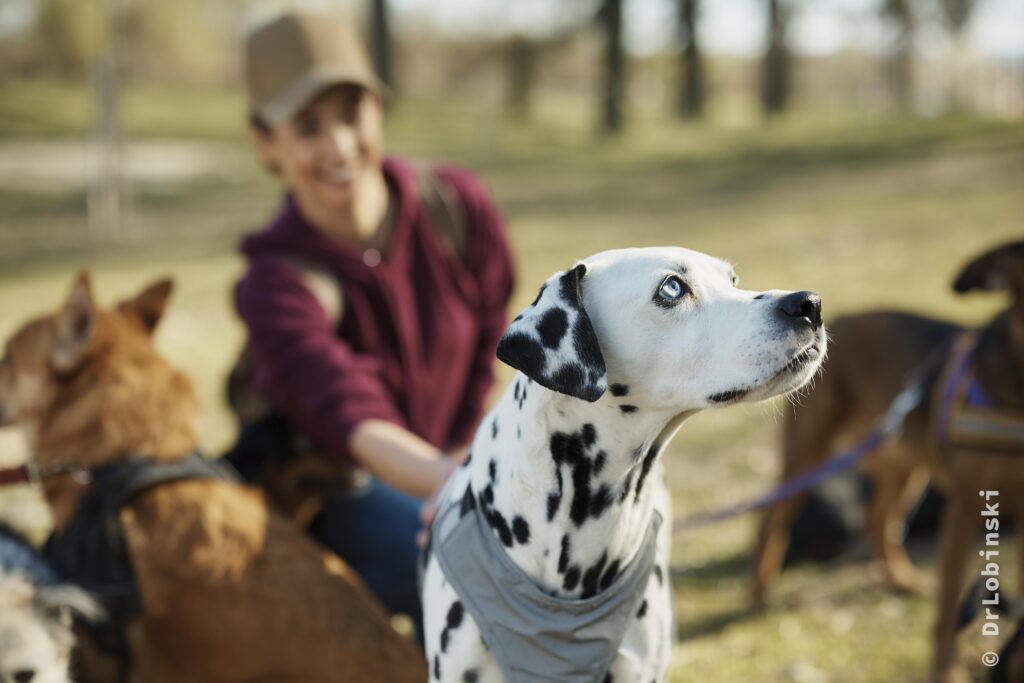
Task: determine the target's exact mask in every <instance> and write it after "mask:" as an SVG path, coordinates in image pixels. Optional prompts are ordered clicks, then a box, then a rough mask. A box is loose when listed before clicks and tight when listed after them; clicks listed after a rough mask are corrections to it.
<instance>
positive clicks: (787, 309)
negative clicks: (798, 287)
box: [779, 292, 821, 330]
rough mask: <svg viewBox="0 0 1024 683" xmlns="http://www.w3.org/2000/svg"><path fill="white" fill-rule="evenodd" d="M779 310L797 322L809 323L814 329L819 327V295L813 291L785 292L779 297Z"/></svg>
mask: <svg viewBox="0 0 1024 683" xmlns="http://www.w3.org/2000/svg"><path fill="white" fill-rule="evenodd" d="M779 311H781V312H782V314H783V315H784V316H786V317H787V318H789V319H791V320H792V321H793V322H795V323H797V324H810V326H811V328H813V329H815V330H816V329H818V328H819V327H821V297H820V296H818V295H817V294H815V293H814V292H793V293H792V294H787V295H786V296H784V297H782V298H781V299H779ZM805 321H806V323H805Z"/></svg>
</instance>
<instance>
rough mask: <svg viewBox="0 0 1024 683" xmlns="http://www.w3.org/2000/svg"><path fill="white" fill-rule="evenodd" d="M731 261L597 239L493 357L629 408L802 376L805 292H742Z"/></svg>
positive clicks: (810, 299)
mask: <svg viewBox="0 0 1024 683" xmlns="http://www.w3.org/2000/svg"><path fill="white" fill-rule="evenodd" d="M737 282H738V280H737V278H736V274H735V272H734V270H733V268H732V266H731V265H730V264H728V263H726V262H725V261H722V260H719V259H717V258H713V257H711V256H707V255H706V254H702V253H699V252H696V251H691V250H689V249H682V248H678V247H656V248H644V249H622V250H615V251H606V252H602V253H600V254H596V255H594V256H591V257H590V258H587V259H585V260H584V261H582V262H581V263H579V264H577V265H576V266H575V267H574V268H571V269H570V270H567V271H565V272H563V273H559V274H556V275H554V276H553V277H551V278H550V279H549V280H548V281H547V282H545V283H544V286H543V287H542V288H541V290H540V293H539V294H538V295H537V298H536V299H535V300H534V302H533V303H532V304H530V306H529V307H527V309H526V310H525V311H523V313H522V314H521V315H519V316H518V317H517V318H516V319H515V320H514V321H513V322H512V324H511V326H510V327H509V329H508V331H507V332H506V333H505V335H504V337H502V339H501V342H500V343H499V345H498V357H499V358H500V359H501V360H502V361H504V362H505V363H508V364H509V365H511V366H512V367H514V368H516V369H518V370H520V371H522V372H523V373H524V374H525V375H527V376H528V377H530V378H531V379H533V380H534V381H536V382H538V383H539V384H541V385H542V386H545V387H547V388H548V389H551V390H553V391H557V392H560V393H562V394H567V395H570V396H574V397H576V398H580V399H583V400H585V401H591V402H593V401H597V400H598V399H599V398H600V397H601V396H602V395H603V394H604V393H605V392H606V391H607V390H608V388H609V387H610V388H611V391H612V393H613V394H615V395H622V394H626V393H628V395H629V402H630V404H633V405H635V406H637V408H638V409H644V408H650V409H659V410H661V409H664V410H669V411H678V412H682V411H690V410H699V409H703V408H711V407H718V406H722V405H726V404H730V403H736V402H739V401H758V400H762V399H765V398H769V397H771V396H775V395H778V394H783V393H786V392H789V391H792V390H794V389H797V388H798V387H800V386H802V385H803V384H804V383H805V382H807V381H808V380H809V379H810V378H811V377H813V376H814V373H815V372H817V370H818V368H819V366H820V365H821V361H822V359H823V358H824V356H825V343H826V341H825V337H826V335H825V328H824V326H823V325H822V322H821V302H820V299H819V298H818V296H817V295H816V294H813V293H811V292H784V291H779V290H772V291H766V292H752V291H747V290H744V289H740V288H739V287H737Z"/></svg>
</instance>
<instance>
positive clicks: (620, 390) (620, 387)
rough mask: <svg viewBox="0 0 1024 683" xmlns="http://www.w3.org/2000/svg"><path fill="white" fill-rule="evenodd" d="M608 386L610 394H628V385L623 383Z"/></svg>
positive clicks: (620, 395)
mask: <svg viewBox="0 0 1024 683" xmlns="http://www.w3.org/2000/svg"><path fill="white" fill-rule="evenodd" d="M608 388H609V389H611V392H612V396H619V397H622V396H626V395H627V394H629V387H628V386H626V385H625V384H613V385H611V386H610V387H608Z"/></svg>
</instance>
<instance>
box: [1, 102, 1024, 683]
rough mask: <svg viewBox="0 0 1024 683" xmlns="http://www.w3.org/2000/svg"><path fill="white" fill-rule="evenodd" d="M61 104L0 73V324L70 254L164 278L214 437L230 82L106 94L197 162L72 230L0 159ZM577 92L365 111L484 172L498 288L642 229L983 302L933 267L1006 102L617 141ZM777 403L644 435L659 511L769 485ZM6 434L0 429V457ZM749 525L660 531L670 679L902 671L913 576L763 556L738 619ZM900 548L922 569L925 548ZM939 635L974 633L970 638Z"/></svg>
mask: <svg viewBox="0 0 1024 683" xmlns="http://www.w3.org/2000/svg"><path fill="white" fill-rule="evenodd" d="M87 103H88V98H87V97H86V96H85V93H84V92H82V91H81V89H80V88H79V89H76V88H75V87H73V86H67V85H54V84H33V85H26V84H23V83H13V84H12V83H7V84H5V85H2V86H0V122H2V123H0V337H2V336H4V335H6V334H8V333H9V332H10V331H11V330H12V329H14V327H15V326H16V325H17V324H18V323H19V322H20V321H21V320H23V319H24V318H25V317H26V316H28V315H30V314H33V313H36V312H38V311H41V310H47V309H50V308H53V307H54V306H55V305H56V303H57V301H58V300H59V298H60V297H61V296H62V295H63V293H64V291H65V290H66V288H67V287H68V285H69V282H70V280H71V275H72V273H73V272H74V270H75V269H77V268H78V267H80V266H89V267H91V268H93V269H94V270H95V271H96V280H97V287H98V291H99V293H100V296H101V298H102V299H103V300H105V301H108V302H109V301H113V300H115V299H116V298H117V297H119V296H126V295H128V294H130V293H132V292H133V291H134V290H136V289H138V288H139V287H141V286H142V285H143V284H144V283H145V282H146V281H147V280H149V279H151V278H155V277H158V276H160V275H163V274H165V273H170V274H173V275H174V276H175V277H176V278H177V281H178V292H177V294H176V301H175V303H174V306H173V307H172V309H171V311H170V314H169V316H168V319H167V320H166V321H165V322H164V324H163V326H162V329H161V332H160V335H159V343H160V346H161V348H162V349H163V350H164V351H165V352H166V353H167V354H168V355H169V356H170V357H171V358H172V359H173V360H174V362H175V363H177V364H178V365H179V366H181V367H184V368H187V369H188V370H189V372H190V373H191V374H192V376H193V378H194V379H195V381H196V384H197V386H198V387H199V390H200V393H201V394H202V397H203V399H204V402H205V410H204V412H203V417H202V420H201V423H200V432H201V434H202V437H203V441H204V443H205V444H206V445H207V447H208V448H209V449H210V450H211V451H213V452H216V451H218V450H220V449H221V448H223V447H224V446H225V445H226V444H227V443H228V442H229V441H230V439H231V436H232V434H231V422H230V420H229V418H228V415H227V412H226V409H225V407H224V405H223V402H222V399H221V395H222V394H221V391H222V385H223V379H224V374H225V372H226V371H227V369H228V367H229V364H230V362H231V360H232V359H233V358H234V356H235V354H236V352H237V349H238V346H239V344H240V343H241V340H242V331H241V328H240V326H239V324H238V321H237V320H236V318H235V316H234V314H233V313H232V310H231V306H230V298H229V290H230V286H231V283H232V282H233V281H234V280H235V278H236V277H237V276H238V274H239V272H240V270H241V268H242V263H241V261H240V260H239V259H238V258H237V257H236V256H235V255H234V253H233V244H234V243H235V241H236V240H237V239H238V238H239V237H240V236H241V235H242V234H244V233H245V232H246V231H248V230H251V229H253V228H255V227H257V226H259V225H260V223H261V222H262V221H263V220H265V219H266V217H267V216H268V215H269V212H270V211H271V210H272V209H273V207H274V205H275V204H276V203H277V201H278V189H277V188H276V186H275V183H274V181H273V180H272V179H271V178H269V177H267V176H266V174H265V173H263V172H262V171H261V170H260V169H258V168H257V166H256V164H255V163H254V162H253V160H252V157H251V154H250V152H249V150H248V149H247V148H246V146H245V145H246V143H245V137H244V131H243V130H242V129H241V126H240V121H241V120H242V117H241V112H242V109H243V108H242V105H241V101H240V99H238V97H237V96H236V95H232V94H231V93H230V92H195V91H168V90H158V89H149V90H142V91H134V92H132V93H130V94H129V95H128V96H126V100H125V113H124V117H125V121H126V124H127V125H128V128H129V130H130V131H131V139H132V140H134V141H137V142H138V141H142V142H152V141H159V140H164V141H167V140H169V141H171V142H172V143H173V142H174V141H175V140H179V141H188V142H189V143H190V144H193V145H199V146H200V148H202V149H206V150H209V151H210V152H211V153H212V154H214V156H215V158H216V160H217V163H216V166H215V168H214V169H213V170H212V171H208V172H204V174H202V175H200V176H198V177H191V178H188V179H185V180H180V181H173V182H172V181H166V182H163V181H158V180H157V181H147V182H139V183H135V184H133V185H132V187H131V191H132V194H133V197H134V198H135V207H134V209H133V212H132V215H131V221H130V222H131V225H132V230H131V231H129V232H127V233H125V234H122V235H119V236H115V238H113V239H112V238H110V237H109V236H108V237H105V238H103V239H94V238H90V237H89V236H88V235H87V234H86V233H85V222H84V218H83V211H84V207H85V206H86V189H85V188H84V187H82V186H81V185H80V184H79V185H75V184H74V183H66V182H60V183H58V182H48V181H46V180H45V179H42V180H40V179H36V180H32V179H31V178H25V177H21V175H20V174H19V175H17V177H15V176H12V175H8V176H4V175H3V174H2V169H3V161H4V158H5V155H7V158H8V159H9V158H10V156H11V155H19V154H23V153H24V150H25V149H32V147H31V146H32V145H43V146H44V147H46V146H49V147H47V148H51V147H52V148H54V149H63V148H62V147H60V146H61V145H71V144H74V143H75V141H76V140H77V139H79V136H81V134H82V133H83V131H86V130H88V128H89V124H88V114H87V110H86V105H87ZM589 104H590V103H587V102H579V101H575V100H572V99H567V98H558V99H556V98H555V97H553V96H549V97H546V98H545V99H543V100H542V101H541V102H540V105H539V107H538V121H537V122H536V123H535V124H534V125H531V126H526V125H522V124H513V123H508V122H505V121H504V120H503V119H502V118H501V117H500V116H498V115H497V112H495V111H494V110H493V105H490V104H488V103H487V102H478V101H469V100H467V101H457V102H446V103H438V102H422V103H421V102H417V103H408V102H406V103H401V104H400V106H398V107H397V108H396V109H395V110H393V111H392V112H390V116H389V123H388V128H387V136H388V143H389V144H388V146H389V148H390V149H391V150H394V151H401V152H404V153H407V154H410V155H412V156H416V157H420V158H436V159H448V160H454V161H457V162H459V163H463V164H467V165H469V166H471V167H472V168H474V169H476V170H477V171H478V172H479V173H480V174H481V175H482V177H483V178H484V179H485V180H486V181H487V182H488V183H489V185H490V186H491V188H492V189H493V191H494V194H495V196H496V197H497V198H498V200H499V202H500V204H501V205H502V207H503V208H504V210H505V212H506V215H507V218H508V228H509V235H510V237H511V240H512V243H513V246H514V249H515V252H516V255H517V257H518V264H519V286H518V289H517V291H516V294H515V301H514V304H513V309H517V308H519V307H520V306H522V305H525V303H527V302H528V301H529V300H531V299H532V298H533V296H534V293H535V291H536V287H537V286H538V285H539V283H540V282H541V281H542V280H543V279H544V278H545V277H546V276H547V275H549V274H550V273H551V272H554V271H555V270H557V269H561V268H564V267H566V266H567V265H569V264H571V263H572V261H573V259H575V258H577V257H581V256H585V255H587V254H590V253H593V252H595V251H599V250H602V249H608V248H614V247H622V246H636V245H653V244H666V243H668V244H680V245H684V246H689V247H692V248H695V249H699V250H702V251H707V252H710V253H713V254H715V255H718V256H722V257H725V258H727V259H730V260H732V261H734V262H735V263H736V264H737V267H738V270H739V272H740V276H741V279H742V283H741V284H742V285H743V286H744V287H746V288H750V289H768V288H786V289H813V290H816V291H818V292H819V293H820V294H821V296H822V299H823V301H824V306H825V311H826V314H827V315H828V316H835V315H838V314H841V313H847V312H851V311H856V310H863V309H866V308H874V307H898V308H908V309H913V310H918V311H923V312H926V313H930V314H935V315H942V316H946V317H949V318H954V319H956V320H960V321H964V322H977V321H982V320H984V319H985V318H986V317H987V316H989V315H991V314H992V313H993V312H994V311H995V310H996V309H997V308H999V307H1000V306H1002V305H1004V302H1003V301H1001V300H1000V298H999V297H997V296H991V297H985V296H973V297H968V298H958V297H955V296H954V295H953V294H952V293H951V292H950V290H949V283H950V281H951V279H952V276H953V274H954V273H955V271H956V269H957V268H958V267H959V266H960V265H961V264H962V263H964V262H965V260H966V259H967V258H969V257H970V256H971V255H972V254H974V253H976V252H977V251H979V250H981V249H984V248H986V247H988V246H990V245H993V244H995V243H998V242H1000V241H1002V240H1006V239H1010V238H1019V237H1020V236H1021V234H1022V228H1024V224H1022V217H1024V192H1022V191H1021V188H1022V187H1024V124H1021V123H1012V124H1011V123H1000V122H991V121H989V122H986V121H972V120H955V119H946V120H929V121H922V120H890V119H878V118H858V117H854V116H851V117H849V118H847V119H843V120H837V119H834V118H833V119H829V120H821V119H816V118H815V117H813V116H805V115H800V114H797V115H795V116H793V117H791V118H789V119H785V120H782V121H779V122H776V123H772V124H771V125H767V126H763V127H761V126H754V127H752V126H734V125H725V124H709V125H707V126H692V125H682V124H678V123H675V122H671V121H667V120H665V119H663V118H661V117H659V116H658V115H657V114H656V112H649V111H645V112H641V113H639V114H638V115H637V116H636V118H635V119H634V121H633V123H634V125H633V126H632V127H631V129H630V130H629V131H628V132H627V134H625V135H624V136H622V138H621V139H618V140H600V139H598V138H597V137H596V136H595V135H594V132H593V129H592V125H591V124H592V120H591V118H590V111H589ZM26 145H29V147H26ZM54 146H56V147H54ZM499 372H500V375H501V377H502V379H503V380H507V379H508V377H509V372H508V371H507V369H504V368H502V369H500V370H499ZM777 414H778V408H777V406H767V407H747V408H735V409H730V410H727V411H722V412H717V413H712V414H706V415H702V416H699V417H697V418H695V419H694V420H692V421H691V422H690V423H688V424H687V425H686V426H685V427H684V428H683V430H682V431H681V432H680V434H679V436H678V437H677V438H676V440H675V442H674V443H673V444H672V446H671V447H670V449H669V452H668V453H667V455H666V458H667V461H668V476H669V481H670V482H671V484H672V487H673V491H674V493H675V498H676V504H677V512H696V511H700V510H705V509H709V508H713V507H715V506H717V505H721V504H725V503H728V502H735V501H736V500H738V499H740V498H744V497H746V496H750V495H755V494H757V493H759V492H761V491H763V490H764V489H766V488H767V487H768V486H770V485H771V483H772V481H773V476H774V473H775V472H776V471H777V467H778V463H777V456H776V453H775V442H776V439H777ZM17 450H18V446H17V443H16V442H15V441H14V440H13V437H11V436H10V435H9V434H8V435H2V436H0V453H6V454H12V453H16V452H17ZM17 495H18V497H17V498H16V499H14V498H12V497H11V494H4V496H5V497H4V498H0V517H2V516H3V514H4V513H5V512H10V511H11V510H16V511H17V514H18V515H19V521H20V522H21V523H27V524H29V525H33V524H34V525H36V526H37V527H42V526H44V525H45V519H43V518H42V517H40V516H39V515H40V513H39V507H38V505H33V504H32V502H31V501H30V500H28V494H27V493H25V492H18V494H17ZM755 522H756V520H755V519H754V518H753V517H746V518H743V519H738V520H734V521H730V522H728V523H725V524H722V525H720V526H717V527H714V528H712V529H707V530H701V531H699V532H694V533H693V534H691V535H687V536H685V537H683V538H680V539H679V542H678V544H677V547H676V552H675V564H676V566H677V572H676V577H675V587H676V597H677V603H678V604H677V614H678V619H679V629H680V635H681V641H680V643H679V645H678V646H677V648H676V656H675V668H674V670H673V674H672V680H673V681H674V682H675V683H697V682H701V683H705V682H707V681H714V682H715V683H732V682H737V683H738V682H747V681H756V682H759V683H760V682H767V683H772V682H775V681H794V682H797V683H802V682H815V681H835V682H837V683H857V682H864V683H868V682H871V683H902V682H904V681H906V682H910V681H922V680H924V679H925V673H926V670H927V661H928V658H929V656H930V654H929V649H930V644H929V631H930V627H931V622H932V619H933V606H932V598H931V596H928V597H927V598H904V597H899V596H895V595H892V594H890V593H889V592H888V591H886V590H885V589H884V588H883V587H882V585H881V582H880V580H879V577H878V575H877V572H876V571H875V570H873V569H872V568H870V567H869V566H867V565H866V564H864V563H852V564H847V565H843V566H838V567H832V568H827V569H825V568H816V567H815V568H811V567H800V568H796V569H794V570H791V571H788V572H787V573H786V574H785V575H784V576H783V578H782V580H781V581H780V582H779V583H778V585H777V587H776V591H775V593H774V595H775V603H776V604H777V605H778V607H777V608H776V609H774V610H772V611H770V612H768V613H766V614H764V615H759V616H751V615H749V614H748V613H747V612H746V605H745V585H746V580H747V577H746V563H747V559H746V557H747V554H748V552H749V548H750V545H751V542H752V534H753V528H754V524H755ZM922 562H923V563H924V564H925V566H930V564H931V559H930V555H929V553H928V552H925V553H924V554H923V556H922ZM1008 564H1009V563H1008ZM1008 585H1011V586H1013V585H1015V584H1013V583H1010V584H1008ZM965 640H967V641H969V642H968V643H967V652H968V654H969V655H974V654H976V650H977V639H974V640H972V639H970V638H967V639H965Z"/></svg>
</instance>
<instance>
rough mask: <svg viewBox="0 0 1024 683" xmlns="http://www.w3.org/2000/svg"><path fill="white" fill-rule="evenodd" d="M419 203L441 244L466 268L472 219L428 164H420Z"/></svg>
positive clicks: (418, 177) (448, 186) (454, 193)
mask: <svg viewBox="0 0 1024 683" xmlns="http://www.w3.org/2000/svg"><path fill="white" fill-rule="evenodd" d="M414 167H415V169H416V180H417V184H418V187H419V199H420V202H421V203H422V204H423V208H424V209H425V210H426V212H427V215H428V216H429V217H430V222H431V223H432V224H433V226H434V230H435V231H436V233H437V236H438V238H439V239H440V241H441V244H442V245H443V246H444V247H445V248H446V249H447V250H448V251H449V252H450V253H452V254H454V255H455V258H456V259H458V261H459V263H461V264H462V265H466V264H467V263H468V261H469V217H468V216H467V215H466V207H465V205H464V204H463V203H462V198H461V197H459V193H458V192H457V191H456V190H455V188H454V187H452V186H451V183H448V182H446V181H445V180H444V179H443V178H441V177H440V176H439V175H438V174H437V171H436V170H435V169H434V168H433V167H432V166H430V165H429V164H426V163H422V162H420V163H417V164H415V165H414Z"/></svg>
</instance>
